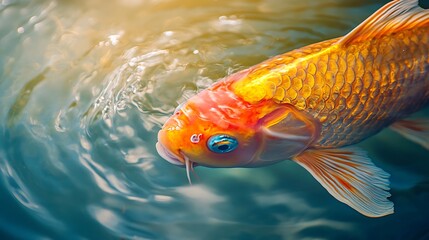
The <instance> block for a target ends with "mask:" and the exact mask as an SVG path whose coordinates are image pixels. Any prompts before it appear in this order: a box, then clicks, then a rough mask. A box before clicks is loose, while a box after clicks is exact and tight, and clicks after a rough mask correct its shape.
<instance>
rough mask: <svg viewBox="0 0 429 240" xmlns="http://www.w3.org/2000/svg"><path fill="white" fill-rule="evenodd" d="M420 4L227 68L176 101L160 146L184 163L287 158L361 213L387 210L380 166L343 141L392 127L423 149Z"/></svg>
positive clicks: (427, 131)
mask: <svg viewBox="0 0 429 240" xmlns="http://www.w3.org/2000/svg"><path fill="white" fill-rule="evenodd" d="M428 105H429V10H426V9H423V8H421V7H419V5H418V0H396V1H392V2H390V3H388V4H386V5H385V6H383V7H382V8H381V9H379V10H378V11H377V12H376V13H374V14H373V15H372V16H370V17H369V18H368V19H367V20H365V21H364V22H363V23H362V24H360V25H359V26H358V27H356V28H355V29H354V30H352V31H351V32H350V33H349V34H347V35H346V36H343V37H340V38H336V39H332V40H327V41H323V42H320V43H315V44H312V45H309V46H306V47H303V48H300V49H297V50H293V51H291V52H288V53H285V54H282V55H279V56H276V57H273V58H271V59H269V60H267V61H265V62H262V63H260V64H258V65H255V66H253V67H250V68H249V69H246V70H243V71H240V72H238V73H235V74H232V75H230V76H228V77H226V78H225V79H223V80H221V81H219V82H217V83H215V84H214V85H212V86H211V87H210V88H208V89H206V90H204V91H202V92H200V93H198V94H197V95H196V96H193V97H192V98H190V99H189V100H188V101H187V102H186V103H184V104H183V105H182V106H181V107H179V108H178V109H177V110H176V111H175V113H174V115H173V116H171V117H170V118H169V120H168V121H167V122H166V123H165V125H164V126H163V128H162V129H161V130H160V131H159V133H158V143H157V145H156V147H157V151H158V152H159V154H160V155H161V156H162V157H163V158H165V159H166V160H168V161H169V162H171V163H173V164H176V165H181V166H184V167H186V169H187V175H188V178H189V169H192V168H193V167H194V166H196V165H201V166H207V167H259V166H264V165H269V164H273V163H276V162H279V161H282V160H287V159H290V160H293V161H295V162H297V163H298V164H300V165H301V166H303V167H304V168H305V169H306V170H308V171H309V172H310V173H311V174H312V175H313V177H315V178H316V179H317V180H318V181H319V182H320V184H321V185H322V186H323V187H325V188H326V190H328V192H329V193H330V194H331V195H332V196H333V197H335V198H336V199H338V200H339V201H341V202H343V203H345V204H347V205H349V206H350V207H352V208H354V209H355V210H357V211H359V212H360V213H362V214H364V215H366V216H369V217H381V216H385V215H388V214H391V213H393V203H392V202H391V201H389V200H388V199H387V198H388V197H390V193H389V192H388V191H389V180H388V178H389V174H388V173H386V172H384V171H383V170H382V169H380V168H378V167H376V166H375V165H374V164H373V163H372V161H371V159H370V158H369V157H368V156H367V154H366V153H365V152H364V151H363V150H360V149H359V148H356V147H349V145H353V144H356V143H359V142H361V141H363V140H364V139H366V138H368V137H370V136H372V135H374V134H376V133H378V132H379V131H381V130H382V129H384V128H386V127H391V128H392V129H394V130H395V131H397V132H399V133H400V134H402V135H403V136H405V137H406V138H408V139H410V140H412V141H415V142H416V143H418V144H420V145H422V146H423V147H425V148H426V149H429V119H420V120H404V118H405V117H407V116H408V115H410V114H411V113H414V112H417V111H418V110H420V109H422V108H423V107H425V106H428Z"/></svg>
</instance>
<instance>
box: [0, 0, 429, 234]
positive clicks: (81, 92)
mask: <svg viewBox="0 0 429 240" xmlns="http://www.w3.org/2000/svg"><path fill="white" fill-rule="evenodd" d="M386 2H387V1H372V0H364V1H362V0H320V1H310V0H301V1H292V0H250V1H247V0H246V1H245V0H237V1H230V0H200V1H193V0H182V1H179V0H114V1H113V0H112V1H102V0H88V1H84V0H80V1H78V0H76V1H71V0H68V1H67V0H63V1H61V0H58V1H55V0H52V1H49V0H46V1H44V0H1V1H0V105H1V107H0V170H1V177H0V201H1V204H0V234H1V236H2V239H6V238H20V239H40V238H43V239H47V238H48V239H51V238H52V239H119V238H121V239H429V206H428V202H429V174H428V173H429V154H428V152H427V151H425V150H424V149H423V148H421V147H419V146H417V145H416V144H414V143H411V142H408V141H406V140H404V139H403V138H402V137H400V136H399V135H397V134H395V133H393V132H391V131H389V130H385V131H383V132H381V133H380V134H378V135H376V136H374V137H372V138H370V139H368V140H366V141H364V142H363V143H361V144H359V145H360V146H361V147H362V148H364V149H365V150H367V151H368V152H369V155H370V156H372V158H373V159H374V162H375V164H376V165H377V166H379V167H381V168H383V169H384V170H385V171H387V172H389V173H390V174H391V178H390V180H391V188H392V189H391V193H392V195H393V196H392V197H391V200H392V201H393V202H394V203H395V213H394V214H393V215H390V216H387V217H383V218H379V219H371V218H367V217H364V216H362V215H360V214H359V213H357V212H356V211H354V210H353V209H351V208H349V207H348V206H346V205H344V204H342V203H340V202H338V201H336V200H335V199H334V198H332V197H331V196H330V195H329V194H328V193H327V192H326V190H325V189H323V188H322V187H321V186H320V185H319V183H317V181H316V180H315V179H313V178H312V177H311V175H310V174H309V173H307V172H306V171H305V170H304V169H303V168H301V167H300V166H298V165H297V164H295V163H293V162H291V161H284V162H282V163H279V164H276V165H273V166H270V167H264V168H256V169H210V168H201V167H199V168H197V169H196V172H197V174H198V176H199V179H194V184H193V185H192V186H190V185H189V184H188V182H187V178H186V174H185V171H184V169H183V168H178V167H176V166H173V165H171V164H169V163H168V162H167V161H165V160H163V159H162V158H161V157H159V156H158V154H157V152H156V149H155V143H156V134H157V132H158V130H159V129H160V127H161V126H162V124H163V123H164V121H165V120H166V119H167V118H168V116H169V115H171V114H172V113H173V112H174V109H175V108H176V106H177V105H178V104H179V103H181V102H183V101H184V100H186V99H188V98H189V97H190V96H192V95H194V94H195V93H197V92H199V91H201V90H202V89H204V88H206V87H207V86H209V85H210V84H212V83H213V82H215V81H216V80H218V79H219V78H222V77H224V76H226V75H228V74H230V73H232V72H235V71H238V70H240V69H244V68H247V67H249V66H251V65H254V64H256V63H259V62H261V61H263V60H265V59H267V58H269V57H271V56H274V55H276V54H280V53H283V52H286V51H289V50H292V49H295V48H298V47H301V46H304V45H308V44H310V43H314V42H318V41H322V40H326V39H330V38H333V37H337V36H341V35H344V34H346V33H347V32H348V31H350V30H351V29H352V28H353V27H354V26H356V25H357V24H359V23H360V22H361V21H363V20H364V19H365V18H366V17H367V16H369V15H370V14H371V13H372V12H374V11H375V10H376V9H377V8H379V7H380V6H382V5H383V4H384V3H386ZM419 114H420V115H421V116H423V117H425V116H426V117H427V116H429V111H428V110H427V109H426V111H425V112H424V111H423V112H421V113H419Z"/></svg>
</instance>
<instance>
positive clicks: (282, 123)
mask: <svg viewBox="0 0 429 240" xmlns="http://www.w3.org/2000/svg"><path fill="white" fill-rule="evenodd" d="M259 124H260V129H259V133H260V135H261V143H262V144H261V148H260V152H259V155H258V156H257V159H256V161H253V163H254V165H256V166H258V165H266V164H271V163H274V162H278V161H281V160H286V159H291V158H292V157H293V156H296V155H298V154H299V153H301V152H302V151H303V150H305V149H306V148H307V147H308V146H309V145H310V144H311V143H312V142H313V141H314V140H315V139H316V138H317V137H318V136H319V124H317V122H316V121H315V120H314V118H313V117H311V116H308V115H307V114H305V113H304V112H302V111H299V110H297V109H296V108H294V107H293V106H288V105H285V106H281V107H279V108H277V109H276V110H274V111H273V112H271V113H269V114H267V115H266V116H265V117H263V118H262V119H261V120H260V122H259Z"/></svg>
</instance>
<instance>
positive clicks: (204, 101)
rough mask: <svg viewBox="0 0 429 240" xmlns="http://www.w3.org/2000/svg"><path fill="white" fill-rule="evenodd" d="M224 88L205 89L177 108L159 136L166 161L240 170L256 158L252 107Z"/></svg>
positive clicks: (160, 148)
mask: <svg viewBox="0 0 429 240" xmlns="http://www.w3.org/2000/svg"><path fill="white" fill-rule="evenodd" d="M220 85H222V84H220ZM224 87H225V86H218V87H216V86H215V87H212V88H210V89H207V90H204V91H202V92H200V93H199V94H197V95H196V96H194V97H192V98H190V99H189V100H188V101H187V102H185V103H184V104H183V105H181V106H179V107H178V109H176V111H175V113H174V114H173V115H172V116H171V117H170V118H169V119H168V120H167V122H166V123H165V124H164V126H163V127H162V129H161V130H160V131H159V133H158V143H157V151H158V153H159V154H160V155H161V156H162V157H163V158H164V159H166V160H167V161H169V162H171V163H173V164H175V165H182V166H184V165H185V164H186V161H190V162H192V164H193V165H194V166H195V165H202V166H208V167H238V166H244V165H246V163H247V162H248V161H250V160H251V159H252V158H253V155H254V154H255V151H256V150H257V146H258V139H257V138H255V134H256V131H255V129H254V127H255V122H257V119H256V116H252V112H251V111H252V106H250V105H249V104H248V103H246V102H244V101H243V100H240V99H238V97H237V96H236V95H234V94H233V93H232V92H231V91H227V89H225V88H224Z"/></svg>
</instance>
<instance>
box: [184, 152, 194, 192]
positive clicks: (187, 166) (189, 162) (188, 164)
mask: <svg viewBox="0 0 429 240" xmlns="http://www.w3.org/2000/svg"><path fill="white" fill-rule="evenodd" d="M185 166H186V176H187V177H188V181H189V185H192V181H191V176H190V174H189V169H192V171H194V167H193V163H191V161H190V160H189V158H188V157H186V156H185Z"/></svg>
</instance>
